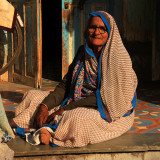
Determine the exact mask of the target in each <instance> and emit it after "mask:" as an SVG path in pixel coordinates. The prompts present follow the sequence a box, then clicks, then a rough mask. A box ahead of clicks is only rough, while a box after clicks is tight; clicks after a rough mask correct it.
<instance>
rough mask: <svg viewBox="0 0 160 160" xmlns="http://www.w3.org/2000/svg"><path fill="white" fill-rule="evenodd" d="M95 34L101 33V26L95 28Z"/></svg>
mask: <svg viewBox="0 0 160 160" xmlns="http://www.w3.org/2000/svg"><path fill="white" fill-rule="evenodd" d="M94 34H96V35H98V34H100V32H99V28H98V27H97V28H95V32H94Z"/></svg>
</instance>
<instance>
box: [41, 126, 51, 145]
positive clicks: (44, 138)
mask: <svg viewBox="0 0 160 160" xmlns="http://www.w3.org/2000/svg"><path fill="white" fill-rule="evenodd" d="M50 138H51V134H50V133H49V132H48V131H47V129H46V128H42V129H41V130H40V141H41V143H43V144H46V145H48V144H49V140H50Z"/></svg>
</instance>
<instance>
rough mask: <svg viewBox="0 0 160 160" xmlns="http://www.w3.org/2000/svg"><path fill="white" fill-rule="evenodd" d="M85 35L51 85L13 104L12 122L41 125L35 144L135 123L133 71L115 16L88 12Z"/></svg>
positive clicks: (107, 134) (112, 131)
mask: <svg viewBox="0 0 160 160" xmlns="http://www.w3.org/2000/svg"><path fill="white" fill-rule="evenodd" d="M85 38H86V42H85V45H84V46H81V47H80V48H79V50H78V52H77V54H76V56H75V58H74V60H73V62H72V64H71V65H70V67H69V70H68V73H67V74H66V76H65V77H64V79H63V81H62V82H61V83H59V85H58V86H57V87H56V88H55V91H53V92H50V93H49V92H48V91H37V90H33V91H30V92H28V93H27V94H25V95H24V100H23V101H22V103H21V104H20V105H19V106H18V107H17V109H16V117H15V118H14V119H13V122H14V124H15V126H16V125H18V126H20V127H23V128H40V129H39V130H37V132H36V135H40V138H39V137H36V135H34V136H35V137H36V138H34V140H35V139H39V140H40V141H39V142H37V143H38V144H39V143H40V142H42V143H44V144H49V143H51V142H52V143H54V144H56V145H58V146H63V147H82V146H85V145H87V144H89V143H90V144H93V143H98V142H102V141H106V140H109V139H112V138H115V137H118V136H120V135H122V134H123V133H125V132H127V131H128V130H129V129H130V128H131V126H132V124H133V121H134V112H133V106H135V96H134V93H135V91H136V87H137V77H136V75H135V72H134V71H133V69H132V63H131V59H130V57H129V55H128V52H127V51H126V49H125V47H124V45H123V43H122V40H121V38H120V34H119V31H118V28H117V26H116V23H115V21H114V19H113V17H112V16H111V15H109V14H108V13H106V12H102V11H99V12H93V13H91V14H90V18H89V20H88V26H87V29H86V35H85ZM59 105H61V106H59ZM57 106H59V107H60V108H59V107H57ZM45 124H51V125H49V126H44V127H42V126H43V125H45ZM55 124H57V128H56V130H55V128H54V129H53V130H54V131H53V130H52V129H51V128H52V126H53V125H54V126H55ZM41 127H42V128H41ZM29 139H30V137H29V138H27V141H30V140H29ZM32 140H33V139H32ZM35 141H36V140H35ZM30 143H31V141H30ZM37 143H35V144H37ZM32 144H33V143H32Z"/></svg>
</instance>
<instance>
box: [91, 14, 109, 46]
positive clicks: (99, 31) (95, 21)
mask: <svg viewBox="0 0 160 160" xmlns="http://www.w3.org/2000/svg"><path fill="white" fill-rule="evenodd" d="M88 34H89V42H90V44H91V45H93V46H95V47H102V46H103V45H104V44H105V42H106V41H107V39H108V32H107V28H106V26H105V24H104V23H103V21H102V19H101V18H100V17H92V18H91V20H90V24H89V26H88Z"/></svg>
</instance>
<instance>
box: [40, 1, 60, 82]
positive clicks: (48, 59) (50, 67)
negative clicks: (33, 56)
mask: <svg viewBox="0 0 160 160" xmlns="http://www.w3.org/2000/svg"><path fill="white" fill-rule="evenodd" d="M61 17H62V15H61V0H58V1H46V0H42V78H44V79H49V80H52V81H60V80H61V79H62V20H61Z"/></svg>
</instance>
